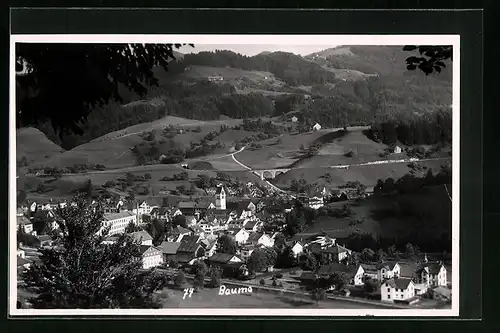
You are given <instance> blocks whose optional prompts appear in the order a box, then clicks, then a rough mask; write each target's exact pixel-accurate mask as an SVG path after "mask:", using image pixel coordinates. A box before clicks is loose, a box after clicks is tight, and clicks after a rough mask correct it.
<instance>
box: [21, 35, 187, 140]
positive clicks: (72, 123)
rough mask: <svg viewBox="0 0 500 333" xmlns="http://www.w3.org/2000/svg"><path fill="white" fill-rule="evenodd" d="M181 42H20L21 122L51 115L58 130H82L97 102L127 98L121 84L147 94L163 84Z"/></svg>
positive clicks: (30, 123)
mask: <svg viewBox="0 0 500 333" xmlns="http://www.w3.org/2000/svg"><path fill="white" fill-rule="evenodd" d="M181 46H182V44H86V43H67V44H63V43H54V44H46V43H44V44H42V43H17V44H16V60H17V64H16V65H17V69H19V72H21V73H20V74H19V75H17V76H16V88H17V89H16V91H17V95H16V99H17V103H16V105H17V106H18V109H17V114H16V116H17V117H16V118H17V124H18V126H28V125H36V124H38V123H39V122H43V121H50V123H51V124H52V126H53V128H54V129H55V130H56V132H60V131H63V130H70V131H73V132H76V133H82V131H81V128H80V127H79V126H78V124H79V123H81V122H84V121H85V120H86V118H87V116H88V115H89V113H90V110H91V108H92V107H95V106H97V105H100V106H102V105H104V104H106V103H107V102H108V101H110V100H115V101H119V102H123V97H122V94H121V93H120V88H122V87H124V88H126V89H129V90H131V91H133V92H134V93H136V94H137V95H139V96H144V95H145V94H146V93H147V87H148V86H155V85H158V79H157V78H156V77H155V75H154V73H153V68H154V67H163V68H164V69H165V70H167V67H168V64H169V62H170V61H171V60H172V59H175V57H174V51H173V50H174V49H175V48H179V47H181Z"/></svg>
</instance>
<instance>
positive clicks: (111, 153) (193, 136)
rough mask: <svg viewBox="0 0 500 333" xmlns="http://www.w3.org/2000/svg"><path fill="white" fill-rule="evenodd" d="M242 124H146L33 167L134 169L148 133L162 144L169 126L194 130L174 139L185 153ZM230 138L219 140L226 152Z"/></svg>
mask: <svg viewBox="0 0 500 333" xmlns="http://www.w3.org/2000/svg"><path fill="white" fill-rule="evenodd" d="M240 123H241V120H240V119H226V120H216V121H199V120H192V119H184V118H179V117H173V116H166V117H164V118H162V119H159V120H156V121H154V122H150V123H142V124H138V125H134V126H130V127H127V128H126V129H123V130H119V131H115V132H111V133H108V134H106V135H104V136H101V137H99V138H96V139H94V140H92V141H90V142H88V143H85V144H82V145H79V146H77V147H75V148H73V149H71V150H68V151H66V152H64V153H59V154H57V155H53V156H51V158H48V159H45V160H43V161H39V162H38V163H35V164H33V166H50V167H68V166H72V165H75V164H102V165H105V166H106V167H107V168H124V167H130V166H134V165H135V164H136V157H135V156H134V154H133V153H132V151H131V149H132V148H133V147H134V146H135V145H139V144H141V143H144V142H145V140H144V139H143V138H142V137H141V135H142V133H144V132H150V131H153V130H155V131H156V132H157V139H158V140H160V141H161V136H162V129H163V128H165V127H166V126H169V125H172V126H178V127H180V128H181V129H182V128H185V129H190V131H185V132H184V133H182V134H177V135H176V136H175V137H174V138H173V139H172V142H173V144H174V145H175V146H176V147H179V148H183V149H185V148H188V147H189V146H190V144H191V142H196V141H200V140H202V139H203V138H204V137H205V136H206V135H207V134H208V133H209V132H212V131H218V130H220V127H221V126H222V125H226V126H235V125H238V124H240ZM197 127H199V128H200V130H201V131H200V132H195V131H192V130H193V129H195V128H197ZM235 132H237V131H235ZM223 134H224V133H223ZM234 136H235V137H237V138H238V137H239V135H238V134H234ZM226 137H227V139H225V138H224V137H222V138H221V139H222V140H221V139H215V140H219V141H221V142H222V143H224V144H225V145H226V146H227V148H226V149H225V150H224V151H226V150H227V151H229V148H230V146H231V145H232V144H233V143H234V140H233V139H232V138H231V134H228V135H226ZM164 141H165V142H166V141H168V140H167V139H166V138H165V140H164ZM160 145H161V143H160Z"/></svg>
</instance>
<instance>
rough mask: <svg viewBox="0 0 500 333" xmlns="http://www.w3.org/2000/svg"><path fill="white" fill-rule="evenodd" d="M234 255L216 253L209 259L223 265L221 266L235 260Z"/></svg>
mask: <svg viewBox="0 0 500 333" xmlns="http://www.w3.org/2000/svg"><path fill="white" fill-rule="evenodd" d="M233 257H234V255H233V254H228V253H215V254H214V255H213V256H211V257H210V258H208V261H210V262H214V263H221V264H227V263H229V261H230V260H231V258H233Z"/></svg>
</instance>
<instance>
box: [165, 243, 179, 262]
mask: <svg viewBox="0 0 500 333" xmlns="http://www.w3.org/2000/svg"><path fill="white" fill-rule="evenodd" d="M179 246H181V242H163V243H161V244H160V249H161V252H162V254H163V261H164V262H169V261H170V260H175V255H176V254H177V250H178V249H179Z"/></svg>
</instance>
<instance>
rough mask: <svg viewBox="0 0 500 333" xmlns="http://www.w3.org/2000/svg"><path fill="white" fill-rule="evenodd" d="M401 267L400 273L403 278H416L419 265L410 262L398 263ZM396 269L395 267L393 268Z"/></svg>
mask: <svg viewBox="0 0 500 333" xmlns="http://www.w3.org/2000/svg"><path fill="white" fill-rule="evenodd" d="M398 264H399V267H401V269H400V271H399V275H400V276H401V277H407V278H411V277H413V276H415V273H416V272H417V271H418V269H419V267H418V265H416V264H414V263H409V262H400V263H398ZM393 267H394V266H393Z"/></svg>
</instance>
